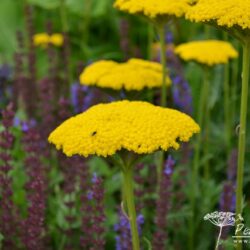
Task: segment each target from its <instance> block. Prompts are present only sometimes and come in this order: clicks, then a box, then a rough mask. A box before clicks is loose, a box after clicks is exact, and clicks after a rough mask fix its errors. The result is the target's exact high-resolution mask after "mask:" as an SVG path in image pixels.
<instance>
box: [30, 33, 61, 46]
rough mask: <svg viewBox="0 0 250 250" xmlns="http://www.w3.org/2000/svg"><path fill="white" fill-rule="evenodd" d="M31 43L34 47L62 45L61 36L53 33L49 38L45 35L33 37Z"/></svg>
mask: <svg viewBox="0 0 250 250" xmlns="http://www.w3.org/2000/svg"><path fill="white" fill-rule="evenodd" d="M33 43H34V45H35V46H41V47H45V48H46V47H47V46H48V45H49V44H53V45H54V46H57V47H60V46H62V45H63V36H62V35H61V34H58V33H55V34H52V35H51V36H50V35H49V34H47V33H38V34H36V35H34V36H33Z"/></svg>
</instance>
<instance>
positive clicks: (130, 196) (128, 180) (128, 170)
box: [123, 166, 140, 250]
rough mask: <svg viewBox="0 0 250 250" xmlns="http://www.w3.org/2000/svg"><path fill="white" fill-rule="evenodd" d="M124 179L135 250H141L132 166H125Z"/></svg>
mask: <svg viewBox="0 0 250 250" xmlns="http://www.w3.org/2000/svg"><path fill="white" fill-rule="evenodd" d="M123 178H124V180H123V181H124V192H125V201H126V206H127V209H128V217H129V222H130V228H131V234H132V244H133V250H140V241H139V234H138V228H137V223H136V210H135V201H134V187H133V167H132V166H124V168H123Z"/></svg>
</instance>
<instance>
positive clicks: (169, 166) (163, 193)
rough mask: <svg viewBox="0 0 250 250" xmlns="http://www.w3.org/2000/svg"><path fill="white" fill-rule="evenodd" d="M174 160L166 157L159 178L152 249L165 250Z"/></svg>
mask: <svg viewBox="0 0 250 250" xmlns="http://www.w3.org/2000/svg"><path fill="white" fill-rule="evenodd" d="M174 164H175V162H174V160H173V158H172V157H171V156H169V157H168V159H167V161H166V163H165V166H166V167H165V169H164V170H163V173H164V174H163V175H162V178H161V183H160V188H159V191H158V199H157V205H156V215H155V224H156V231H155V233H154V236H153V249H157V250H164V249H166V240H167V238H168V234H167V215H168V212H169V210H170V201H171V198H172V174H173V167H174Z"/></svg>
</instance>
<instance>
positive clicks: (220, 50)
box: [175, 40, 238, 66]
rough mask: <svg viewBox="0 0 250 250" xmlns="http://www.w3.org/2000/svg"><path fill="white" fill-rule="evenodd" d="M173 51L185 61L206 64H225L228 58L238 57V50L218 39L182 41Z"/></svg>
mask: <svg viewBox="0 0 250 250" xmlns="http://www.w3.org/2000/svg"><path fill="white" fill-rule="evenodd" d="M175 53H176V54H177V55H179V56H180V58H182V59H183V60H185V61H195V62H197V63H200V64H204V65H207V66H213V65H216V64H226V63H228V61H229V60H230V59H233V58H237V57H238V52H237V51H236V50H235V49H234V47H233V46H232V45H231V44H230V43H228V42H223V41H218V40H206V41H193V42H188V43H184V44H181V45H179V46H177V47H176V48H175Z"/></svg>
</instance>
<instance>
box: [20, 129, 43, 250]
mask: <svg viewBox="0 0 250 250" xmlns="http://www.w3.org/2000/svg"><path fill="white" fill-rule="evenodd" d="M27 128H28V129H27V131H25V134H24V138H23V145H24V149H25V151H26V154H27V155H26V159H25V167H26V174H27V176H28V178H29V179H28V182H27V183H26V191H27V199H28V203H29V207H28V216H27V218H25V220H24V221H23V223H22V228H21V232H22V242H23V244H24V246H25V249H27V250H33V249H37V250H40V249H41V250H42V249H44V245H45V243H44V239H43V232H44V220H45V201H46V194H45V192H46V181H45V167H44V166H43V164H42V161H41V159H40V157H39V156H40V155H42V147H41V137H40V133H39V132H38V129H37V128H36V127H30V126H27Z"/></svg>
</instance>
